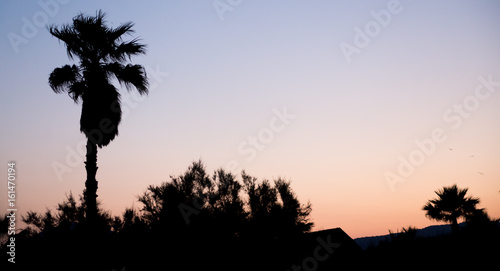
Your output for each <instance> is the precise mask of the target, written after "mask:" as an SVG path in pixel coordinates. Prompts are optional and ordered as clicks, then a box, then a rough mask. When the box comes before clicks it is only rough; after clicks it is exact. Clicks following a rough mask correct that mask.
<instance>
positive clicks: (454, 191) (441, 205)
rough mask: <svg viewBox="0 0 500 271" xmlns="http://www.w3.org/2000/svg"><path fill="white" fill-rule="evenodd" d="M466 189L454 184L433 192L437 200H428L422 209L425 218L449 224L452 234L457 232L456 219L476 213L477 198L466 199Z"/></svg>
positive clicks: (465, 217)
mask: <svg viewBox="0 0 500 271" xmlns="http://www.w3.org/2000/svg"><path fill="white" fill-rule="evenodd" d="M467 191H468V188H464V189H460V188H458V187H457V185H456V184H454V185H452V186H449V187H443V188H442V189H440V190H438V191H435V193H436V195H437V196H438V198H436V199H432V200H429V201H428V202H427V204H426V205H425V206H424V207H423V210H424V211H426V214H425V215H426V216H427V217H428V218H430V219H434V220H437V221H445V222H448V223H451V228H452V230H453V231H454V232H456V231H457V230H458V219H459V218H464V219H467V218H469V217H471V216H473V215H474V214H475V213H476V212H477V210H478V209H477V208H476V205H477V204H479V198H473V197H466V194H467Z"/></svg>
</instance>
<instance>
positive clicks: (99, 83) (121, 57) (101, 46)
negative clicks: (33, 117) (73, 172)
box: [48, 10, 148, 225]
mask: <svg viewBox="0 0 500 271" xmlns="http://www.w3.org/2000/svg"><path fill="white" fill-rule="evenodd" d="M105 17H106V14H105V13H103V12H102V11H100V10H99V11H98V12H97V13H96V16H87V15H84V14H79V15H77V16H76V17H74V18H73V23H72V24H67V25H63V26H61V27H56V26H54V25H51V26H49V27H48V30H49V32H50V34H52V35H53V36H54V37H56V38H58V39H59V40H61V41H62V42H64V44H65V45H66V49H67V54H68V57H69V58H70V59H71V60H73V59H74V58H75V57H76V58H78V59H79V64H78V65H71V66H70V65H65V66H63V67H60V68H56V69H54V71H52V73H51V74H50V76H49V85H50V87H51V88H52V89H53V90H54V92H56V93H62V92H67V93H68V95H69V96H70V97H71V98H72V99H73V101H75V103H78V102H79V101H80V100H81V101H82V115H81V118H80V131H81V132H83V133H84V134H85V136H86V137H87V147H86V148H87V153H86V162H85V169H86V171H87V180H86V182H85V191H84V199H85V205H86V208H87V209H86V216H87V220H88V221H89V223H90V224H91V225H92V224H93V223H95V221H96V219H97V180H96V177H95V176H96V172H97V147H99V148H102V147H103V146H106V145H108V144H109V143H110V141H112V140H113V139H114V138H115V136H117V135H118V125H119V123H120V120H121V114H122V112H121V108H120V94H119V93H118V90H117V88H116V87H115V86H113V84H112V83H111V80H112V79H113V78H116V79H117V80H118V82H119V83H120V84H121V85H124V86H125V87H126V88H127V90H131V89H134V88H135V89H136V90H137V91H138V92H139V94H141V95H142V94H147V93H148V80H147V77H146V72H145V70H144V67H142V66H141V65H132V64H127V65H125V64H126V61H127V59H128V60H130V59H131V57H132V56H135V55H139V54H144V53H145V45H144V44H141V43H139V40H138V39H132V40H131V41H123V37H124V36H125V35H130V34H132V33H133V32H134V31H133V30H132V27H133V26H134V24H133V23H131V22H128V23H124V24H121V25H119V26H118V27H116V28H111V27H108V26H107V25H106V21H105Z"/></svg>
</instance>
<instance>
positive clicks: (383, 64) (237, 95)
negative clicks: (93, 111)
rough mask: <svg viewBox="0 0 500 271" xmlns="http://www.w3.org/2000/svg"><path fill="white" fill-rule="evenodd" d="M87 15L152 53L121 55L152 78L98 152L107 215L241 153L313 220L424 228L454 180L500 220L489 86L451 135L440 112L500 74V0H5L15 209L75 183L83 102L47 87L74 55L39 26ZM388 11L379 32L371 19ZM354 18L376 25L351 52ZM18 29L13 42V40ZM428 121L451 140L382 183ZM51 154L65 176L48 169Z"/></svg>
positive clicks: (2, 19)
mask: <svg viewBox="0 0 500 271" xmlns="http://www.w3.org/2000/svg"><path fill="white" fill-rule="evenodd" d="M40 3H42V4H40ZM231 3H232V5H231ZM221 7H226V8H228V7H229V9H227V10H226V11H223V9H222V10H221V9H219V10H218V9H217V8H221ZM389 7H397V10H399V12H397V14H394V13H390V12H389V10H390V8H389ZM98 9H102V10H103V11H105V12H106V13H108V17H107V18H108V22H109V23H110V25H112V26H115V27H116V26H117V25H119V24H120V23H124V22H128V21H132V22H134V23H135V27H134V29H135V30H136V33H135V35H134V36H139V37H140V38H141V39H142V41H143V42H144V43H146V44H147V45H148V51H147V54H146V55H145V56H140V57H136V58H134V59H133V62H134V63H138V64H142V65H144V66H145V67H146V68H147V70H148V73H149V76H150V81H151V83H152V87H151V90H150V94H149V95H148V97H145V98H141V99H139V98H137V97H136V96H134V94H132V93H131V94H127V92H126V90H123V92H122V95H123V96H122V98H123V106H124V108H125V109H124V110H126V111H127V114H126V115H125V116H124V118H123V120H122V124H121V125H120V134H119V137H118V138H117V139H115V140H114V141H113V142H112V143H111V144H110V145H109V146H108V147H105V148H104V149H101V150H100V151H99V154H98V155H99V156H98V164H99V171H98V176H97V179H98V180H99V181H100V182H99V191H98V193H99V195H100V196H99V199H101V200H102V201H103V205H104V207H105V208H108V209H111V210H112V211H113V213H114V214H120V212H122V211H123V210H124V208H125V207H129V206H131V205H132V204H135V206H136V207H138V206H137V205H138V204H137V203H134V202H135V201H136V196H137V195H138V194H140V193H142V191H144V190H145V189H146V187H147V185H149V184H158V183H160V182H162V181H167V180H168V179H169V176H170V175H177V174H179V173H181V172H183V171H184V170H185V169H186V168H187V166H188V165H189V164H190V163H191V161H193V160H197V159H200V158H201V159H203V160H204V161H205V162H206V164H207V167H208V169H209V170H214V169H216V168H218V167H226V166H227V165H228V163H236V164H238V165H239V166H241V167H242V168H244V169H246V171H247V172H248V173H249V174H251V175H254V176H256V177H258V178H260V179H273V178H276V177H279V176H283V177H285V178H287V179H289V180H291V181H292V187H293V188H294V189H295V191H296V193H297V194H298V195H299V197H300V198H301V199H302V200H303V201H304V202H305V201H307V200H310V201H311V202H312V204H313V219H314V222H315V223H316V225H317V228H318V229H319V228H330V227H337V226H340V227H342V228H344V230H345V231H346V232H347V233H349V234H351V235H354V236H363V235H370V234H385V233H386V230H387V229H388V228H390V229H393V230H395V229H397V228H400V227H402V226H408V225H410V224H411V225H414V226H418V227H421V226H425V225H428V224H430V223H432V222H430V221H428V220H427V219H426V218H425V217H424V214H423V212H422V211H421V210H420V208H421V207H422V206H423V204H425V201H426V200H427V199H429V198H431V197H433V191H434V190H437V189H438V188H440V187H442V186H443V185H450V184H453V183H457V184H458V185H459V186H464V187H469V188H470V189H469V191H470V192H471V193H472V194H473V195H475V196H478V197H480V198H481V199H483V204H482V207H485V208H487V209H488V210H489V211H490V214H492V215H493V216H496V217H499V216H500V209H498V206H500V204H498V203H500V193H498V190H500V182H499V178H500V171H499V168H500V167H499V165H498V161H499V160H498V153H499V151H500V142H499V141H498V138H499V136H500V129H499V127H498V118H499V117H500V107H499V106H498V104H499V103H500V94H499V92H494V93H491V95H490V96H489V97H488V98H487V99H484V100H480V103H479V105H478V107H477V108H475V109H474V110H473V112H470V116H468V117H467V118H463V125H462V126H461V127H460V128H459V129H456V130H455V129H452V128H451V125H450V123H449V122H446V121H445V120H444V119H443V114H444V113H445V112H446V111H447V110H450V109H453V105H454V104H458V103H462V102H464V100H465V99H466V98H467V97H469V96H471V95H473V94H474V90H475V88H476V87H477V86H478V84H479V82H480V81H479V79H478V78H479V77H481V76H482V77H484V78H487V76H488V75H491V78H492V81H494V82H498V81H500V65H499V63H500V62H499V60H500V51H499V50H498V48H499V46H500V31H499V29H498V25H500V18H499V17H498V11H499V10H500V6H499V4H498V2H496V1H474V2H472V1H439V2H436V1H434V2H433V1H405V0H402V1H399V2H398V1H307V2H306V1H245V0H243V1H222V0H221V1H143V2H140V3H139V2H137V1H119V2H118V1H106V2H103V1H75V0H74V1H69V0H68V1H60V2H58V1H56V0H46V1H40V2H38V1H31V2H22V3H20V2H18V1H6V2H2V4H0V36H1V37H2V38H1V39H0V48H1V61H2V72H1V73H0V86H1V95H2V98H1V99H0V108H1V109H0V110H1V114H0V125H1V127H2V133H1V136H2V143H1V144H0V161H1V162H2V163H6V162H7V161H10V160H15V161H17V164H18V169H19V187H18V190H19V192H18V193H19V202H20V206H21V207H20V208H21V211H26V210H29V209H33V210H39V211H40V210H41V211H43V210H45V208H46V207H48V208H54V207H55V206H56V204H57V203H58V202H60V201H61V200H62V199H63V198H64V194H65V193H68V192H69V191H73V193H80V192H81V191H82V190H83V186H84V180H85V170H84V167H83V163H78V162H81V161H79V159H83V158H82V157H81V156H80V157H79V156H78V155H75V156H74V157H73V154H74V153H75V151H76V152H77V149H78V146H81V145H79V144H80V142H82V140H84V136H83V134H81V133H80V132H79V117H80V110H81V108H80V105H75V104H74V103H73V101H72V100H71V99H69V97H67V96H66V95H64V94H62V95H56V94H54V93H53V92H52V90H51V89H50V87H49V86H48V84H47V79H48V75H49V74H50V72H51V71H52V70H53V69H54V68H56V67H60V66H63V65H65V64H67V63H71V61H70V60H68V58H67V55H66V52H65V48H64V46H63V44H61V43H59V42H58V41H57V40H56V39H55V38H53V37H51V36H50V35H49V33H48V32H47V31H46V29H45V28H44V26H43V25H45V24H56V25H61V24H64V23H69V22H70V21H71V18H72V17H74V16H75V15H76V14H78V13H79V12H84V13H86V14H95V12H96V10H98ZM384 12H386V13H384ZM387 12H389V14H391V15H390V19H388V22H387V25H386V26H382V25H381V24H380V22H379V21H377V18H375V17H374V15H373V14H382V13H384V14H387ZM380 16H382V15H380ZM386 18H387V17H386ZM37 20H38V21H37ZM27 22H28V23H27ZM29 24H32V26H33V27H31V28H30V26H26V25H29ZM377 24H378V27H379V28H378V29H377V28H376V25H377ZM38 25H40V26H38ZM367 25H371V26H372V27H375V28H372V29H371V30H370V28H368V30H367ZM33 28H34V29H35V30H34V31H33ZM356 28H359V29H360V30H361V31H362V32H363V33H364V34H365V35H368V34H367V33H369V31H375V32H373V33H375V35H373V37H369V36H368V37H369V44H368V45H366V46H365V47H363V48H358V50H359V54H353V55H351V56H350V59H351V61H350V62H348V61H347V57H346V56H345V55H344V53H343V52H342V50H341V47H340V45H341V44H342V43H346V44H349V45H352V46H355V40H356V38H357V37H356V35H357V33H358V32H357V30H356ZM23 29H24V30H23ZM30 30H31V31H30ZM23 31H24V32H23ZM26 33H27V34H28V35H26ZM13 35H17V37H21V39H22V40H23V41H22V42H21V43H19V44H17V45H16V44H15V42H14V45H13V42H12V37H14V36H13ZM358 38H359V37H358ZM16 48H17V49H16ZM129 95H132V96H129ZM276 111H278V112H283V111H286V112H288V113H289V114H290V115H293V116H294V117H293V118H291V119H290V121H289V123H287V124H286V125H285V126H284V129H282V130H280V131H273V134H272V135H268V138H267V139H269V140H268V141H269V142H267V141H266V142H267V143H266V144H261V145H264V148H263V149H262V150H257V155H256V156H255V158H254V159H251V161H248V160H247V158H248V155H245V154H242V153H241V151H239V149H238V148H239V146H240V145H241V144H244V143H245V142H249V141H248V140H249V137H257V138H258V137H259V134H260V135H261V136H263V135H264V134H265V131H268V130H266V129H270V126H269V125H270V122H271V121H272V120H273V118H276ZM453 114H454V115H457V114H458V113H453ZM436 127H437V128H440V129H443V131H444V132H445V133H446V136H447V140H446V141H445V142H443V143H440V144H436V148H435V151H433V152H432V154H431V155H429V156H426V157H425V162H423V163H422V165H419V166H415V171H414V173H412V174H411V176H409V177H407V178H405V181H404V182H401V183H398V184H397V186H396V187H395V190H394V191H393V190H391V189H390V187H389V186H388V185H387V181H386V179H385V177H384V176H385V175H384V174H385V173H386V172H397V169H398V166H399V161H400V160H399V157H400V156H402V157H403V158H405V157H406V158H405V159H407V158H408V156H409V155H410V154H411V153H412V151H415V150H418V147H417V146H416V145H415V140H424V139H427V138H429V137H430V135H431V133H432V131H433V129H435V128H436ZM263 131H264V132H263ZM269 136H272V138H271V139H270V138H269ZM260 143H262V142H260ZM245 146H246V147H247V149H248V147H249V146H250V144H247V145H245ZM450 148H452V149H453V151H451V150H449V149H450ZM240 149H241V148H240ZM471 155H474V157H470V156H471ZM68 157H70V159H69V160H68ZM73 160H74V161H73ZM82 161H83V160H82ZM58 163H59V164H62V165H66V166H68V167H69V168H70V170H68V171H67V172H64V173H62V174H61V173H59V174H58V173H57V172H56V171H55V170H54V164H58ZM478 172H481V173H483V174H484V175H481V174H478ZM235 173H238V172H235ZM3 189H4V188H2V190H0V193H3V194H6V193H4V192H2V191H4V190H3ZM0 195H1V194H0ZM0 198H2V196H0ZM3 204H4V203H1V204H0V208H1V207H2V206H3ZM0 212H1V211H0ZM374 221H376V222H374Z"/></svg>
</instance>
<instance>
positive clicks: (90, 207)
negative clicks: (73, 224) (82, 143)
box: [83, 139, 97, 226]
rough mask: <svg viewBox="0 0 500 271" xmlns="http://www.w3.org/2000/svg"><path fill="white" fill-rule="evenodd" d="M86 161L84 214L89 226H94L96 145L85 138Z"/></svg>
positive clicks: (95, 219)
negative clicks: (85, 208)
mask: <svg viewBox="0 0 500 271" xmlns="http://www.w3.org/2000/svg"><path fill="white" fill-rule="evenodd" d="M86 157H87V161H86V162H85V169H86V170H87V181H86V182H85V191H84V193H83V196H84V200H85V205H86V207H87V210H86V215H87V221H88V223H89V224H90V226H95V225H96V221H97V180H96V178H95V175H96V172H97V145H96V144H95V143H92V141H91V140H90V139H87V155H86Z"/></svg>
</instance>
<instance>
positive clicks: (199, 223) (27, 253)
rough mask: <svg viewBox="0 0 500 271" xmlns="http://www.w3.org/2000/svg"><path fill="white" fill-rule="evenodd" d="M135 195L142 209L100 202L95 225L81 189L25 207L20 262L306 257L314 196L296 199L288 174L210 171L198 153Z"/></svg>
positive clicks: (235, 263) (218, 262)
mask: <svg viewBox="0 0 500 271" xmlns="http://www.w3.org/2000/svg"><path fill="white" fill-rule="evenodd" d="M138 201H139V202H140V203H141V206H140V208H139V209H132V208H128V209H126V210H125V211H124V213H123V214H122V216H115V217H113V216H111V215H110V213H109V212H107V211H104V210H102V208H98V210H99V212H98V219H97V223H98V231H97V232H94V231H88V227H89V224H88V220H87V217H86V206H85V200H84V199H83V196H80V199H79V201H78V200H76V199H75V197H74V196H73V195H72V194H71V193H70V194H69V195H67V199H66V200H64V201H63V202H62V203H60V204H59V205H58V206H57V208H56V210H55V212H54V211H51V210H47V211H46V212H45V213H42V214H40V213H37V212H31V211H30V212H28V213H27V214H26V215H25V216H23V221H24V222H25V223H26V224H28V227H27V228H26V229H24V230H23V231H22V232H20V233H18V235H17V236H18V237H19V242H18V244H17V246H18V251H19V252H18V257H19V258H18V262H20V263H23V262H24V263H34V261H37V260H38V261H37V265H36V266H37V267H38V268H39V267H40V263H42V264H41V266H44V264H43V263H44V262H46V264H47V265H46V266H47V267H49V266H51V267H52V268H54V267H57V266H60V267H65V268H70V269H72V268H78V267H82V269H85V268H92V269H93V270H96V269H102V270H113V269H115V270H122V269H123V268H124V267H125V268H126V270H147V268H151V269H154V268H158V267H161V270H163V269H167V268H173V267H177V268H179V267H182V269H183V270H195V269H196V270H199V269H207V268H217V269H218V270H221V269H223V270H224V269H231V270H245V269H247V270H249V269H252V270H256V269H257V270H286V269H287V268H289V267H290V265H291V263H292V262H293V261H294V260H295V259H297V258H300V257H301V253H302V252H303V249H302V248H301V247H300V244H301V243H302V240H303V239H304V236H305V233H307V232H309V231H310V230H311V227H312V225H313V223H312V222H310V219H309V215H310V213H311V204H310V203H307V204H301V203H300V202H299V200H298V198H297V195H296V194H295V193H294V192H293V190H292V189H291V186H290V182H287V181H285V180H283V179H277V180H274V181H273V182H270V181H267V180H264V181H261V182H259V181H258V180H257V179H256V178H254V177H252V176H250V175H248V174H246V173H245V172H243V173H242V176H241V179H238V178H237V176H235V175H234V174H232V173H229V172H226V171H225V170H223V169H219V170H216V171H215V172H214V173H213V174H212V175H210V174H208V173H207V172H206V169H205V167H204V165H203V163H202V162H201V161H198V162H194V163H193V164H192V165H191V166H190V167H189V168H188V170H187V171H186V172H185V173H183V174H181V175H180V176H176V177H171V180H170V181H169V182H164V183H162V184H160V185H150V186H149V187H148V188H147V190H146V191H145V192H144V193H143V194H142V195H140V196H139V197H138ZM93 224H94V223H93ZM92 228H94V226H92ZM89 234H93V236H92V238H91V236H88V235H89ZM93 240H97V242H94V241H93ZM89 242H93V243H89ZM48 259H50V261H48ZM77 263H79V264H77ZM75 264H76V265H75ZM83 267H85V268H83ZM56 269H57V268H56Z"/></svg>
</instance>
